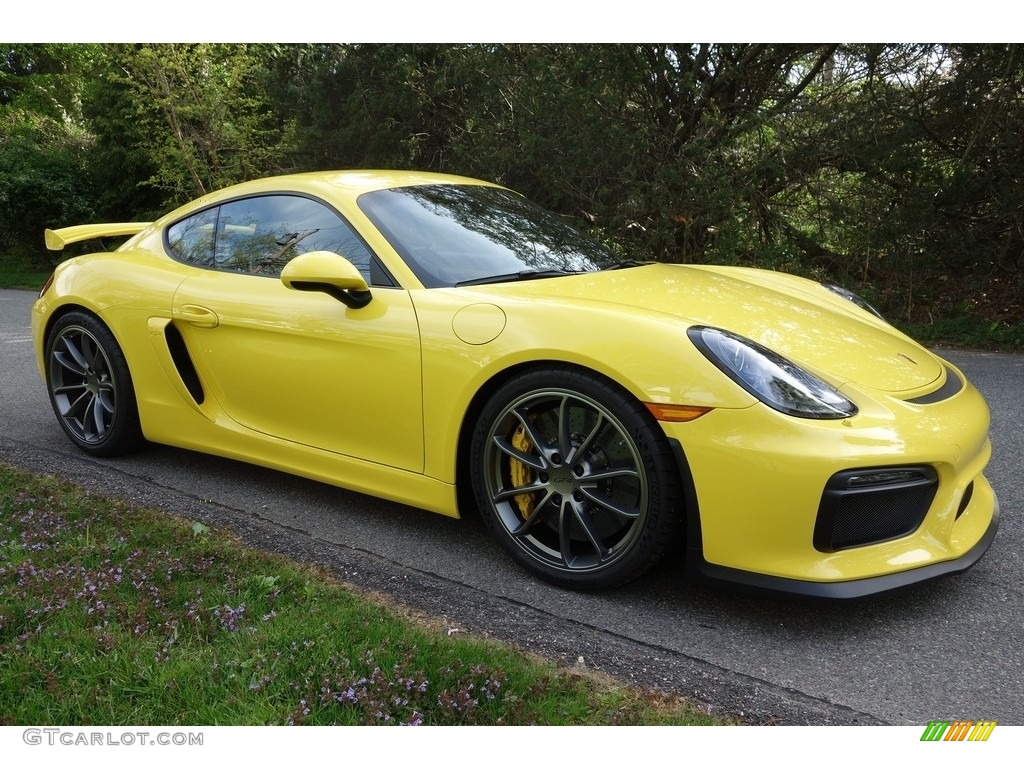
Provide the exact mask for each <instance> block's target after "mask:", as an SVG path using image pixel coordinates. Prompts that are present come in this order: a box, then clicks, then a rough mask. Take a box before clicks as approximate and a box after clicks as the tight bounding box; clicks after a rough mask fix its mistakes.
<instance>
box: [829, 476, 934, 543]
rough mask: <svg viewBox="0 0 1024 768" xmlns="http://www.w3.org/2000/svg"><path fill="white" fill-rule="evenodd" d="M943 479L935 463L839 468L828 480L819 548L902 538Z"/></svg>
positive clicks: (920, 517)
mask: <svg viewBox="0 0 1024 768" xmlns="http://www.w3.org/2000/svg"><path fill="white" fill-rule="evenodd" d="M938 486H939V479H938V475H936V474H935V470H934V469H932V468H931V467H925V466H922V467H879V468H874V469H858V470H847V471H845V472H839V473H837V474H835V475H833V476H832V478H831V479H830V480H829V481H828V483H827V484H826V485H825V490H824V493H822V496H821V504H820V505H819V507H818V519H817V522H816V524H815V526H814V547H815V549H817V550H819V551H821V552H836V551H838V550H841V549H850V548H851V547H862V546H866V545H868V544H877V543H878V542H881V541H889V540H890V539H898V538H900V537H901V536H906V535H908V534H910V533H913V532H914V531H916V530H917V528H918V526H920V525H921V522H922V521H923V520H924V518H925V515H927V514H928V509H929V508H930V507H931V504H932V500H933V499H934V498H935V492H936V491H937V490H938Z"/></svg>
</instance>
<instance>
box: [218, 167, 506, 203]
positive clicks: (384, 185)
mask: <svg viewBox="0 0 1024 768" xmlns="http://www.w3.org/2000/svg"><path fill="white" fill-rule="evenodd" d="M423 184H480V185H486V186H496V185H494V184H492V183H491V182H487V181H481V180H479V179H471V178H468V177H465V176H455V175H452V174H446V173H431V172H428V171H388V170H343V171H311V172H308V173H293V174H287V175H284V176H268V177H266V178H262V179H255V180H253V181H246V182H243V183H241V184H236V185H234V186H231V187H227V188H225V189H222V190H219V191H217V192H213V193H211V194H209V195H204V196H203V198H201V199H203V200H207V199H209V200H210V201H211V202H212V199H213V198H217V199H221V198H224V197H234V196H237V195H246V194H259V193H262V192H271V191H275V190H283V189H294V190H303V189H305V190H309V191H313V190H317V189H318V190H321V191H325V190H324V188H325V187H329V188H331V189H332V191H333V192H334V193H335V194H337V193H342V194H343V195H344V196H346V197H357V196H359V195H361V194H363V193H364V192H372V191H374V190H378V189H391V188H394V187H408V186H418V185H423Z"/></svg>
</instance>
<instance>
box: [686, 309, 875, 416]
mask: <svg viewBox="0 0 1024 768" xmlns="http://www.w3.org/2000/svg"><path fill="white" fill-rule="evenodd" d="M687 333H688V334H689V336H690V340H691V341H692V342H693V343H694V345H695V346H696V347H697V349H699V350H700V351H701V352H703V353H704V356H705V357H707V358H708V360H710V361H711V362H712V363H714V364H715V366H717V367H718V369H719V370H721V371H722V372H723V373H724V374H725V375H726V376H728V377H729V378H730V379H732V380H733V381H735V382H736V383H737V384H739V385H740V386H741V387H743V388H744V389H745V390H747V392H749V393H750V394H752V395H753V396H754V397H756V398H757V399H758V400H760V401H761V402H762V403H764V404H765V405H768V406H770V407H772V408H774V409H775V410H777V411H781V412H782V413H786V414H789V415H790V416H799V417H800V418H804V419H845V418H846V417H847V416H853V415H854V414H855V413H857V406H856V405H854V404H853V403H851V402H850V401H849V400H847V399H846V398H845V397H843V396H842V395H841V394H839V392H837V391H836V390H835V389H833V388H832V387H831V386H829V385H828V384H826V383H825V382H824V381H822V380H821V379H819V378H818V377H817V376H815V375H813V374H811V373H808V372H807V371H805V370H804V369H803V368H800V367H799V366H797V365H796V364H795V363H792V362H790V361H789V360H787V359H786V358H784V357H783V356H782V355H779V354H776V353H775V352H772V351H771V350H770V349H767V348H766V347H762V346H761V345H760V344H758V343H757V342H754V341H751V340H750V339H745V338H743V337H742V336H737V335H736V334H734V333H729V332H728V331H723V330H721V329H719V328H708V327H705V326H694V327H693V328H690V329H689V331H687Z"/></svg>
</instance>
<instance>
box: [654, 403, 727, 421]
mask: <svg viewBox="0 0 1024 768" xmlns="http://www.w3.org/2000/svg"><path fill="white" fill-rule="evenodd" d="M644 405H646V406H647V410H648V411H650V412H651V413H652V414H654V418H656V419H657V420H658V421H693V420H694V419H699V418H700V417H701V416H703V415H704V414H705V413H707V412H708V411H711V410H712V409H711V408H703V407H701V406H699V405H672V404H671V403H644Z"/></svg>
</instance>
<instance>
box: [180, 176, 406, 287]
mask: <svg viewBox="0 0 1024 768" xmlns="http://www.w3.org/2000/svg"><path fill="white" fill-rule="evenodd" d="M167 247H168V249H169V250H170V252H171V254H172V255H173V256H174V257H175V258H176V259H178V260H179V261H184V262H186V263H188V264H193V265H195V266H199V267H206V268H210V269H217V270H221V271H226V272H240V273H243V274H250V275H265V276H268V277H277V276H278V275H280V274H281V270H282V269H284V266H285V265H286V264H287V263H288V262H289V261H291V260H292V259H293V258H295V257H296V256H298V255H299V254H302V253H308V252H310V251H331V252H333V253H338V254H341V255H342V256H344V257H345V258H347V259H348V260H349V261H351V262H352V263H353V264H354V265H355V266H356V268H357V269H358V270H359V272H360V273H361V274H362V275H363V278H364V279H365V280H366V282H367V283H368V284H371V285H372V284H378V285H379V284H381V283H382V282H383V283H384V284H390V281H389V280H388V279H387V278H386V277H385V275H384V272H383V270H382V269H381V268H380V267H379V266H377V265H376V262H375V258H374V256H373V254H372V253H371V252H370V250H369V248H367V246H366V245H365V244H364V243H363V241H362V239H360V237H359V236H358V235H357V234H356V233H355V231H354V230H353V229H352V228H351V227H350V226H349V224H348V223H347V222H346V221H345V220H344V219H342V218H341V217H340V216H339V215H338V214H337V213H335V212H334V211H333V210H331V209H330V208H328V207H327V206H326V205H323V204H322V203H320V202H318V201H316V200H312V199H310V198H308V197H300V196H298V195H265V196H261V197H247V198H242V199H241V200H233V201H231V202H229V203H224V204H223V205H220V206H218V207H216V208H211V209H207V210H204V211H200V212H199V213H197V214H195V215H193V216H190V217H188V218H187V219H183V220H182V221H179V222H177V223H176V224H173V225H171V226H170V227H169V228H168V229H167Z"/></svg>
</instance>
